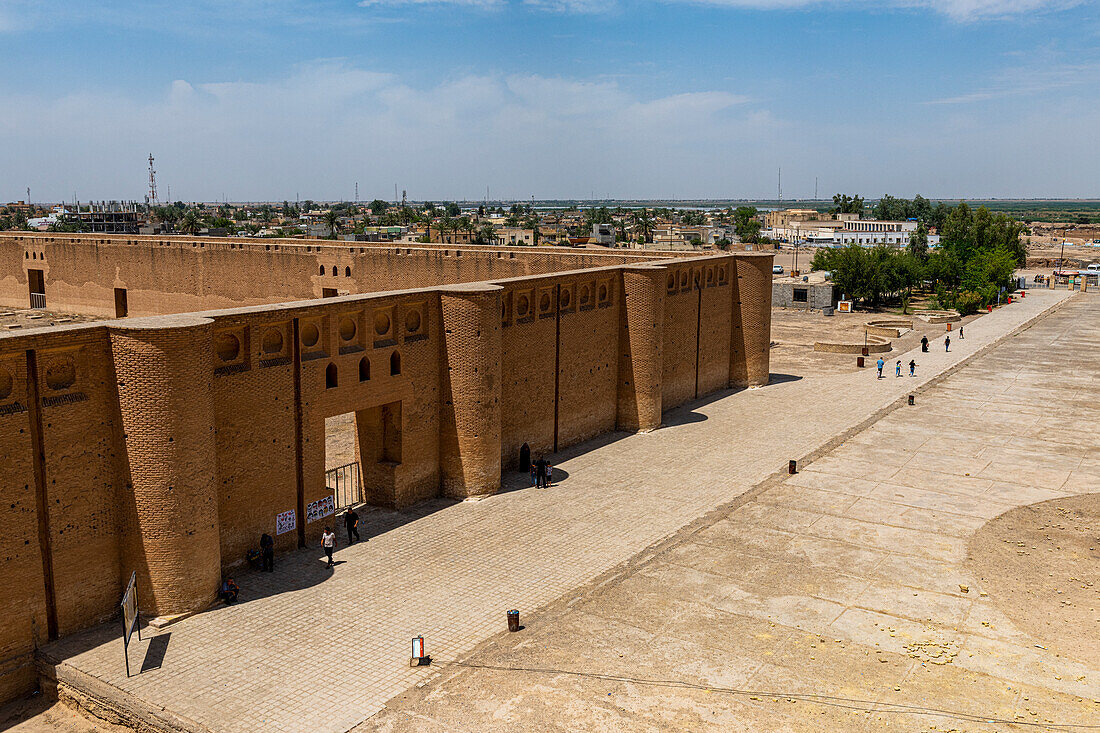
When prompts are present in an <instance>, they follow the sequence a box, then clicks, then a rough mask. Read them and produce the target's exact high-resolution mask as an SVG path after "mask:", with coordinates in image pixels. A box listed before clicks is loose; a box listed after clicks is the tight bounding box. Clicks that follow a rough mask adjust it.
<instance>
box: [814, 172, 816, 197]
mask: <svg viewBox="0 0 1100 733" xmlns="http://www.w3.org/2000/svg"><path fill="white" fill-rule="evenodd" d="M814 201H817V176H814Z"/></svg>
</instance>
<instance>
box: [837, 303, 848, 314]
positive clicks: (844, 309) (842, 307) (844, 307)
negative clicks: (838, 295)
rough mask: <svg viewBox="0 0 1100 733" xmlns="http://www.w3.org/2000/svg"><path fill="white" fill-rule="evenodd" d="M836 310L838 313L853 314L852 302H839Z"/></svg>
mask: <svg viewBox="0 0 1100 733" xmlns="http://www.w3.org/2000/svg"><path fill="white" fill-rule="evenodd" d="M836 310H837V312H838V313H851V312H852V301H850V300H841V301H839V302H837V304H836Z"/></svg>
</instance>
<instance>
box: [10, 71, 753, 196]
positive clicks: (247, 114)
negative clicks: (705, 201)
mask: <svg viewBox="0 0 1100 733" xmlns="http://www.w3.org/2000/svg"><path fill="white" fill-rule="evenodd" d="M42 94H45V92H38V93H34V94H28V95H26V96H22V97H20V98H12V99H7V100H5V99H0V105H3V106H4V107H5V108H6V109H8V110H11V111H12V112H11V114H6V115H5V116H3V117H2V118H0V134H2V136H3V138H4V139H5V140H10V141H11V146H10V147H9V148H8V150H9V153H5V159H7V160H5V162H6V163H9V165H6V166H5V167H6V168H7V169H8V171H9V172H10V173H11V175H10V176H6V177H7V178H10V180H14V181H24V180H25V181H27V182H28V183H29V184H31V185H33V187H34V188H35V190H39V191H42V192H43V193H45V191H46V190H47V189H50V188H53V189H54V191H55V193H54V196H56V197H61V196H65V197H66V198H71V196H72V193H71V192H72V190H73V189H74V188H75V189H76V190H77V191H78V195H83V196H84V197H90V196H115V197H117V196H123V195H129V196H133V197H135V198H140V196H141V192H142V190H143V187H144V184H143V176H142V174H141V170H142V167H143V163H142V160H143V159H144V156H147V155H148V154H149V152H152V153H153V154H154V155H155V156H156V157H157V160H158V163H157V165H158V170H159V171H160V176H161V178H162V180H163V182H164V184H165V185H171V186H172V192H173V195H174V196H176V197H177V198H180V197H184V198H214V197H218V196H220V195H221V194H222V193H223V192H225V193H227V195H229V196H230V198H233V197H237V198H276V199H282V198H286V197H291V198H293V195H294V193H295V191H301V192H302V193H303V195H308V196H310V197H312V198H322V197H337V196H340V195H345V196H346V195H348V194H347V191H349V190H350V189H351V188H352V184H353V183H354V182H356V181H358V182H359V183H360V190H361V192H363V193H364V195H366V193H367V192H370V195H371V196H374V195H384V194H385V193H386V192H390V193H392V188H390V186H392V184H393V182H394V181H399V182H402V184H403V185H407V186H408V187H409V189H410V193H411V194H413V195H415V196H418V197H424V198H443V197H446V198H457V197H460V196H463V195H466V196H471V197H473V196H477V195H478V193H479V192H480V191H483V188H484V185H485V184H489V185H491V186H492V187H493V189H494V191H497V192H499V193H500V194H501V195H508V194H514V195H522V196H527V195H530V194H531V193H533V192H536V191H537V192H539V194H540V195H542V194H545V195H553V194H561V195H579V194H580V193H581V192H582V191H587V190H588V189H589V188H590V187H594V188H596V189H598V190H602V191H605V192H610V191H612V190H619V189H621V188H622V187H623V182H624V181H628V182H633V183H630V184H629V185H630V186H635V185H636V186H637V187H638V191H639V192H641V191H643V190H647V191H652V192H656V191H657V190H658V189H660V188H661V187H663V186H668V185H674V186H675V187H677V188H678V189H679V190H682V191H683V190H686V189H688V188H695V189H696V190H698V191H699V192H702V191H703V190H705V189H706V188H708V187H709V185H710V181H709V179H705V178H703V177H699V176H698V175H697V173H698V171H699V169H700V167H701V166H703V165H710V164H712V163H713V162H714V160H715V156H714V154H713V153H712V152H710V151H708V150H707V148H706V146H708V145H719V146H723V145H728V144H729V142H730V141H736V145H737V146H740V145H742V144H748V143H749V141H748V139H747V136H749V135H756V136H757V142H759V141H760V136H761V135H762V136H763V137H765V138H766V137H768V136H770V135H771V134H772V133H771V131H770V130H769V129H766V128H761V127H760V126H758V125H757V124H756V123H755V121H754V117H753V115H754V113H753V112H752V111H750V110H749V109H748V108H747V107H745V105H744V102H745V98H744V97H742V96H740V95H737V94H733V93H730V92H726V91H702V92H685V93H679V94H671V95H664V96H660V95H658V96H651V95H641V94H638V93H636V92H633V91H631V90H629V89H627V88H624V87H623V86H621V85H620V84H619V83H618V82H615V81H608V80H606V79H599V78H597V79H570V78H564V77H547V76H540V75H533V74H527V75H511V76H504V75H467V76H462V77H457V78H454V79H451V80H448V81H446V82H445V83H442V84H438V85H434V86H429V87H418V86H413V85H410V84H408V83H406V82H405V81H404V80H403V79H402V78H400V77H398V76H395V75H392V74H388V73H380V72H376V71H371V70H365V69H362V68H358V67H355V66H351V65H349V64H347V63H345V62H342V61H340V60H323V61H317V62H314V63H311V64H306V65H304V66H301V67H299V68H298V69H297V70H296V71H295V72H294V73H292V74H290V75H288V76H287V77H285V78H281V79H275V80H271V81H250V80H245V81H214V82H210V81H198V80H184V79H178V80H176V81H173V82H171V83H170V84H169V85H167V86H166V87H165V89H164V91H163V93H162V94H161V95H159V96H154V97H152V98H150V97H148V96H141V95H137V94H135V95H133V96H127V95H124V94H121V93H115V94H103V93H100V92H97V93H92V92H86V93H85V92H81V93H75V94H68V95H65V96H60V97H54V98H51V97H46V96H41V95H42ZM36 95H37V96H36ZM15 151H25V152H15ZM372 186H373V188H372ZM307 191H308V192H309V193H308V194H306V192H307ZM0 198H3V192H0Z"/></svg>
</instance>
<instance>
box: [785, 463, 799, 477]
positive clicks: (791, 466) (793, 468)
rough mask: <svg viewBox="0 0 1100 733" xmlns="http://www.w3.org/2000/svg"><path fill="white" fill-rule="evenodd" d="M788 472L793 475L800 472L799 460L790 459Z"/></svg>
mask: <svg viewBox="0 0 1100 733" xmlns="http://www.w3.org/2000/svg"><path fill="white" fill-rule="evenodd" d="M787 473H789V474H790V475H792V476H794V475H795V474H796V473H798V461H788V462H787Z"/></svg>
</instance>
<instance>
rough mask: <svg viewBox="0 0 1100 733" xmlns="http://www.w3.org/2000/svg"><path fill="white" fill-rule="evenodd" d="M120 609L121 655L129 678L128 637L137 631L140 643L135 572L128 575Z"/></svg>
mask: <svg viewBox="0 0 1100 733" xmlns="http://www.w3.org/2000/svg"><path fill="white" fill-rule="evenodd" d="M118 605H119V607H120V608H121V609H122V655H123V656H124V657H125V658H126V676H127V677H129V676H130V637H131V636H133V634H134V631H135V630H136V631H137V637H138V641H141V623H140V622H139V619H138V593H137V571H136V570H135V571H134V572H132V573H130V582H129V583H127V584H126V591H125V592H124V593H123V594H122V601H121V602H120V603H119V604H118Z"/></svg>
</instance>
